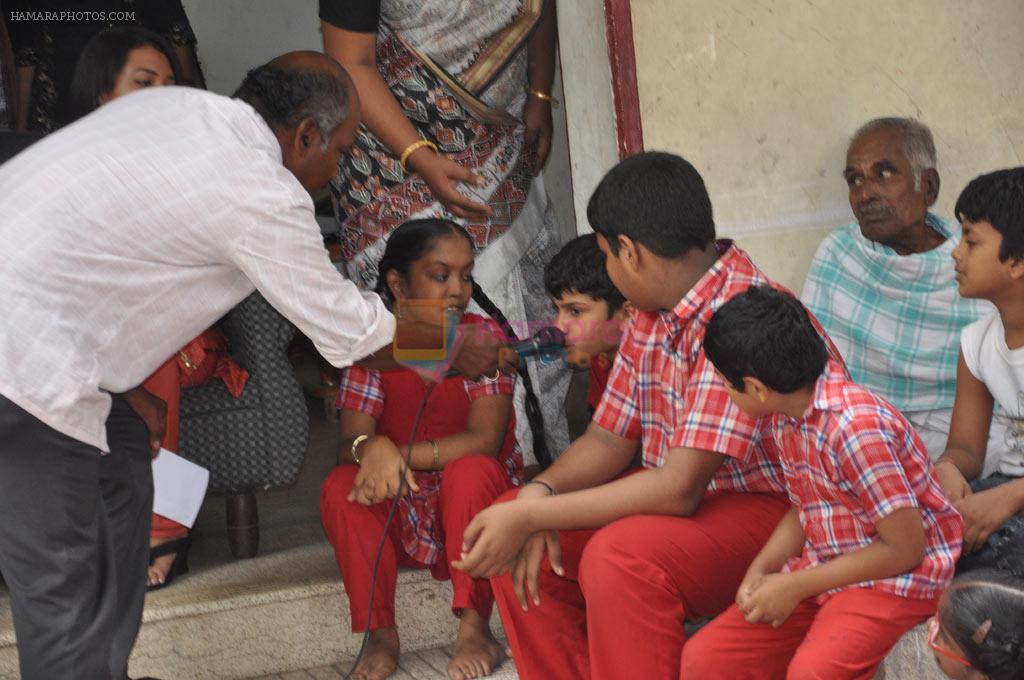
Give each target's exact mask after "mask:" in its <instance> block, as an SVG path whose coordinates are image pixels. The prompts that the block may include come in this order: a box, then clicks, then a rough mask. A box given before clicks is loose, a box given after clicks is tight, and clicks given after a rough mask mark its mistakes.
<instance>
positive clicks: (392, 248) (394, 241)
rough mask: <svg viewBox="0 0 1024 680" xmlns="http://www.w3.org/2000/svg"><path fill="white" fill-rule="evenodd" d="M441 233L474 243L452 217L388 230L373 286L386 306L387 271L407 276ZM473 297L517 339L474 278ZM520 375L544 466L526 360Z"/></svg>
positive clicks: (389, 299) (390, 300) (540, 421)
mask: <svg viewBox="0 0 1024 680" xmlns="http://www.w3.org/2000/svg"><path fill="white" fill-rule="evenodd" d="M442 236H461V237H462V238H464V239H466V241H468V242H469V245H470V248H472V247H473V239H472V238H470V236H469V234H468V233H466V230H465V229H463V228H462V227H461V226H459V225H458V224H456V223H455V222H452V221H451V220H445V219H441V218H425V219H418V220H409V221H408V222H405V223H403V224H401V225H400V226H399V227H398V228H397V229H395V230H394V231H393V232H391V236H390V237H388V243H387V246H386V247H385V248H384V255H383V256H382V257H381V259H380V263H379V264H378V265H377V285H376V288H375V290H376V291H377V294H378V295H380V296H381V299H383V300H384V303H385V304H386V305H387V306H388V307H389V308H391V307H392V306H393V305H394V303H395V298H394V295H393V294H392V292H391V288H390V287H389V286H388V281H387V275H388V272H389V271H396V272H398V274H399V275H401V276H402V277H403V278H408V276H409V268H410V267H411V266H412V263H413V262H415V261H416V260H418V259H420V258H421V257H423V256H425V255H426V254H427V253H429V252H430V251H431V249H433V247H434V243H435V242H436V241H437V239H439V238H441V237H442ZM473 301H474V302H475V303H477V304H478V305H479V306H480V309H482V310H484V312H486V313H487V314H488V315H489V316H490V317H491V318H492V319H494V321H495V322H496V323H497V324H498V326H500V327H501V331H502V333H504V335H505V340H506V341H507V342H509V343H515V342H518V341H519V338H518V337H517V336H516V334H515V331H513V330H512V326H511V324H509V322H508V319H507V318H506V317H505V315H504V314H503V313H502V311H501V310H500V309H498V307H497V305H495V304H494V302H492V301H491V299H490V298H489V297H487V295H486V294H484V291H483V289H482V288H481V287H480V284H478V283H477V282H476V281H473ZM519 377H520V378H522V380H523V387H524V388H525V390H526V420H527V422H528V423H529V425H530V432H531V434H532V435H533V453H534V457H536V459H537V462H538V463H539V464H540V466H541V468H542V469H543V468H546V467H547V466H548V465H550V464H551V452H550V451H549V450H548V446H547V440H546V439H545V438H544V417H543V415H542V414H541V410H540V402H539V401H538V400H537V395H536V393H535V392H534V391H533V381H532V380H531V379H530V372H529V371H528V370H527V367H526V362H520V364H519Z"/></svg>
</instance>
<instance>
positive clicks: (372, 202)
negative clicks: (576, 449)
mask: <svg viewBox="0 0 1024 680" xmlns="http://www.w3.org/2000/svg"><path fill="white" fill-rule="evenodd" d="M320 18H321V27H322V30H323V36H324V50H325V52H326V53H327V54H329V55H330V56H332V57H333V58H334V59H336V60H337V61H338V62H339V63H341V64H342V66H344V67H345V68H346V69H347V70H348V72H349V73H350V74H351V76H352V79H353V81H355V84H356V88H357V89H358V90H359V97H360V101H361V106H362V112H363V123H364V126H363V127H362V128H361V129H360V132H359V134H358V136H357V139H356V144H355V147H354V148H353V149H352V152H351V153H350V154H347V155H346V157H345V158H344V159H343V160H342V161H341V163H340V165H339V172H338V175H337V176H336V178H335V181H334V182H332V193H333V198H334V201H335V212H336V216H337V217H338V221H339V224H340V230H341V245H342V250H343V254H344V258H345V261H346V269H347V273H348V275H349V277H350V278H352V279H353V280H354V281H356V283H357V284H359V285H360V286H361V287H363V288H368V289H372V288H373V286H374V284H375V283H376V279H377V271H376V263H377V262H378V261H379V260H380V257H381V255H382V253H383V252H384V246H385V243H386V240H387V237H388V234H390V233H391V231H392V230H394V228H395V227H397V226H398V225H399V224H401V223H403V222H405V221H407V220H409V219H414V218H420V217H447V218H454V219H455V220H456V221H458V222H460V223H461V224H463V225H464V226H465V228H466V230H467V231H468V232H469V233H470V235H471V236H472V237H473V239H474V245H475V248H476V251H477V255H476V262H477V266H476V270H475V273H474V277H475V278H476V280H477V282H478V283H479V284H480V285H481V287H482V288H483V290H484V292H485V293H486V294H487V296H488V297H489V298H490V299H491V300H493V301H494V302H495V303H496V304H497V306H498V308H499V309H500V310H501V311H502V312H504V314H505V316H506V317H507V318H508V319H510V320H511V324H512V327H513V330H514V331H515V332H516V333H517V334H518V335H519V336H520V337H527V336H528V335H530V334H532V332H533V331H535V330H536V327H537V326H538V325H539V324H538V323H537V320H541V319H548V318H550V314H551V312H550V305H549V303H548V301H547V295H546V294H545V292H544V285H543V283H544V281H543V279H544V264H545V263H546V262H547V260H548V259H549V258H550V255H551V254H552V253H553V252H554V251H555V250H557V249H558V246H559V237H558V229H557V224H556V223H555V219H554V214H553V212H552V210H551V208H550V205H549V201H548V197H547V193H546V191H545V189H544V182H543V178H542V176H541V174H540V169H541V167H542V166H543V164H544V161H545V160H546V159H547V156H548V151H549V150H550V148H551V135H552V122H551V106H552V105H553V104H555V103H556V102H555V101H554V100H552V98H551V96H550V92H551V86H552V82H553V80H554V50H555V37H556V22H555V11H554V2H553V0H321V1H320ZM530 320H533V322H532V323H530ZM543 325H547V324H543ZM529 372H530V377H531V378H532V380H531V382H532V385H533V386H534V391H535V392H536V394H537V395H540V406H541V410H542V412H543V417H544V423H545V432H546V435H547V436H546V441H545V442H535V441H534V437H533V436H532V434H531V432H530V427H529V423H530V414H529V413H527V412H526V408H525V407H524V394H523V387H522V385H520V386H518V387H517V394H516V415H517V419H516V422H517V431H516V436H517V438H518V440H519V442H520V445H521V446H522V448H523V452H524V458H525V462H526V464H527V465H528V466H529V465H531V464H534V463H537V462H541V463H545V462H547V459H548V453H547V452H548V451H552V452H560V451H562V450H563V449H564V448H565V447H566V446H567V445H568V430H567V427H566V424H565V416H564V413H563V410H562V403H563V401H564V398H565V391H566V388H567V387H568V380H569V374H568V371H565V370H562V369H561V367H559V366H558V365H554V364H547V365H538V364H536V363H533V364H531V365H530V366H529ZM534 422H536V419H534Z"/></svg>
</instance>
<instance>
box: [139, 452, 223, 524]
mask: <svg viewBox="0 0 1024 680" xmlns="http://www.w3.org/2000/svg"><path fill="white" fill-rule="evenodd" d="M209 483H210V471H209V470H207V469H206V468H204V467H201V466H199V465H196V464H195V463H193V462H192V461H190V460H185V459H184V458H182V457H181V456H179V455H178V454H176V453H172V452H171V451H168V450H167V449H160V455H158V456H157V457H156V458H154V459H153V512H155V513H156V514H158V515H163V516H164V517H166V518H167V519H173V520H174V521H175V522H177V523H178V524H184V525H185V526H187V527H189V528H192V525H193V524H194V523H195V521H196V515H198V514H199V507H200V506H201V505H202V504H203V498H204V497H205V496H206V487H207V486H208V485H209Z"/></svg>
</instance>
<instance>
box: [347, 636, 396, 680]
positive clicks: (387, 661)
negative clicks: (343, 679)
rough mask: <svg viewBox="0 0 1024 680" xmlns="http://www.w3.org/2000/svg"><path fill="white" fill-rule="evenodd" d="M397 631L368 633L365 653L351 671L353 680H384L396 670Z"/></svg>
mask: <svg viewBox="0 0 1024 680" xmlns="http://www.w3.org/2000/svg"><path fill="white" fill-rule="evenodd" d="M398 653H399V643H398V629H397V628H395V627H394V626H391V627H390V628H378V629H377V630H372V631H370V639H369V640H367V642H366V652H364V653H363V658H361V659H360V660H359V664H358V665H357V666H356V668H355V670H354V671H352V677H353V678H355V680H384V678H386V677H389V676H390V675H391V674H392V673H394V672H395V671H396V670H397V669H398Z"/></svg>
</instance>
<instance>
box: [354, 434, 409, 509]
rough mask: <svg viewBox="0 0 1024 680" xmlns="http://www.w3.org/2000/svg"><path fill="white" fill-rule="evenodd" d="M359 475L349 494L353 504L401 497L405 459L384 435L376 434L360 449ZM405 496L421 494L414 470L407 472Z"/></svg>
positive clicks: (372, 502) (364, 503)
mask: <svg viewBox="0 0 1024 680" xmlns="http://www.w3.org/2000/svg"><path fill="white" fill-rule="evenodd" d="M359 459H360V461H361V464H360V466H359V473H358V474H357V475H356V479H355V482H354V483H353V484H352V490H351V491H350V492H349V494H348V500H349V502H351V503H360V504H362V505H373V504H375V503H380V502H382V501H386V500H390V499H392V498H394V497H395V496H397V495H398V489H399V486H400V482H401V474H402V467H403V465H404V464H405V459H404V458H403V456H402V452H401V451H400V450H399V449H398V447H397V446H395V443H394V442H393V441H391V439H389V438H388V437H386V436H384V435H375V436H373V437H370V438H369V439H367V440H366V441H365V442H363V444H362V446H361V447H360V455H359ZM405 481H406V484H407V490H406V493H409V491H414V492H418V491H419V490H420V488H419V486H417V485H416V478H415V476H414V475H413V471H412V468H410V469H408V470H406V471H405Z"/></svg>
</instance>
